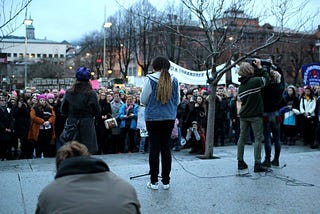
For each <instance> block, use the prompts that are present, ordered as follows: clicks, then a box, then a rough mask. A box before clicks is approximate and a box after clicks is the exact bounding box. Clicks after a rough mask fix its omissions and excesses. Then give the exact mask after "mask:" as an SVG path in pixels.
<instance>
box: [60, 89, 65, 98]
mask: <svg viewBox="0 0 320 214" xmlns="http://www.w3.org/2000/svg"><path fill="white" fill-rule="evenodd" d="M65 93H66V92H65V90H63V89H61V90H60V91H59V97H63V95H64V94H65Z"/></svg>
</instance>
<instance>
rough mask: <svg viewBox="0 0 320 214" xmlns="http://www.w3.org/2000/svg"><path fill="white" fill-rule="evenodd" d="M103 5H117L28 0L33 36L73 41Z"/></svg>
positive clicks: (93, 25)
mask: <svg viewBox="0 0 320 214" xmlns="http://www.w3.org/2000/svg"><path fill="white" fill-rule="evenodd" d="M7 1H9V0H7ZM13 1H14V0H13ZM134 1H135V0H119V1H118V2H120V3H121V4H125V6H126V7H127V6H128V3H130V4H132V3H133V2H134ZM149 1H150V2H151V3H152V4H153V5H154V6H156V7H157V8H162V7H163V5H164V4H165V2H166V0H149ZM171 1H178V0H171ZM208 1H209V0H208ZM210 1H211V0H210ZM268 1H269V0H268ZM297 1H301V0H297ZM319 5H320V4H319V0H310V6H309V7H310V10H309V11H316V10H317V9H318V10H319V8H320V7H319ZM105 6H106V15H107V17H108V16H110V15H112V14H114V13H115V12H116V11H117V10H118V9H119V5H118V4H117V2H116V0H89V1H87V0H32V2H31V4H30V6H29V7H28V14H31V18H32V19H33V26H34V28H35V36H36V38H38V39H43V38H47V39H48V40H54V41H58V42H61V41H63V40H67V41H73V40H77V39H80V38H82V36H83V35H85V34H86V33H89V32H92V31H95V30H100V29H102V24H103V22H104V7H105ZM23 16H24V15H23ZM28 17H29V15H28ZM316 20H317V24H316V25H320V15H319V14H318V16H317V17H316ZM13 35H16V36H24V35H25V27H24V26H23V25H22V26H21V27H20V28H19V29H18V30H17V31H16V32H14V33H13Z"/></svg>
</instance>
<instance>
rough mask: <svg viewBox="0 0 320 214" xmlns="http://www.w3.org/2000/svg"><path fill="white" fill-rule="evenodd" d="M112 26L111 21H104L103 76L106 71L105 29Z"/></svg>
mask: <svg viewBox="0 0 320 214" xmlns="http://www.w3.org/2000/svg"><path fill="white" fill-rule="evenodd" d="M111 26H112V23H111V22H105V23H104V24H103V30H104V32H103V77H105V75H106V74H105V72H106V29H107V28H110V27H111Z"/></svg>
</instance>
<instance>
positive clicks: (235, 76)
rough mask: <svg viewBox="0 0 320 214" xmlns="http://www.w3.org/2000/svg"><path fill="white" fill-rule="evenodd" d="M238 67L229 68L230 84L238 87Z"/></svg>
mask: <svg viewBox="0 0 320 214" xmlns="http://www.w3.org/2000/svg"><path fill="white" fill-rule="evenodd" d="M238 72H239V65H236V67H233V68H231V81H232V83H235V84H237V85H240V82H239V80H238V79H239V74H238Z"/></svg>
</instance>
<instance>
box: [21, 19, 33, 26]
mask: <svg viewBox="0 0 320 214" xmlns="http://www.w3.org/2000/svg"><path fill="white" fill-rule="evenodd" d="M32 22H33V20H32V19H25V20H23V24H24V25H31V24H32Z"/></svg>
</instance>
